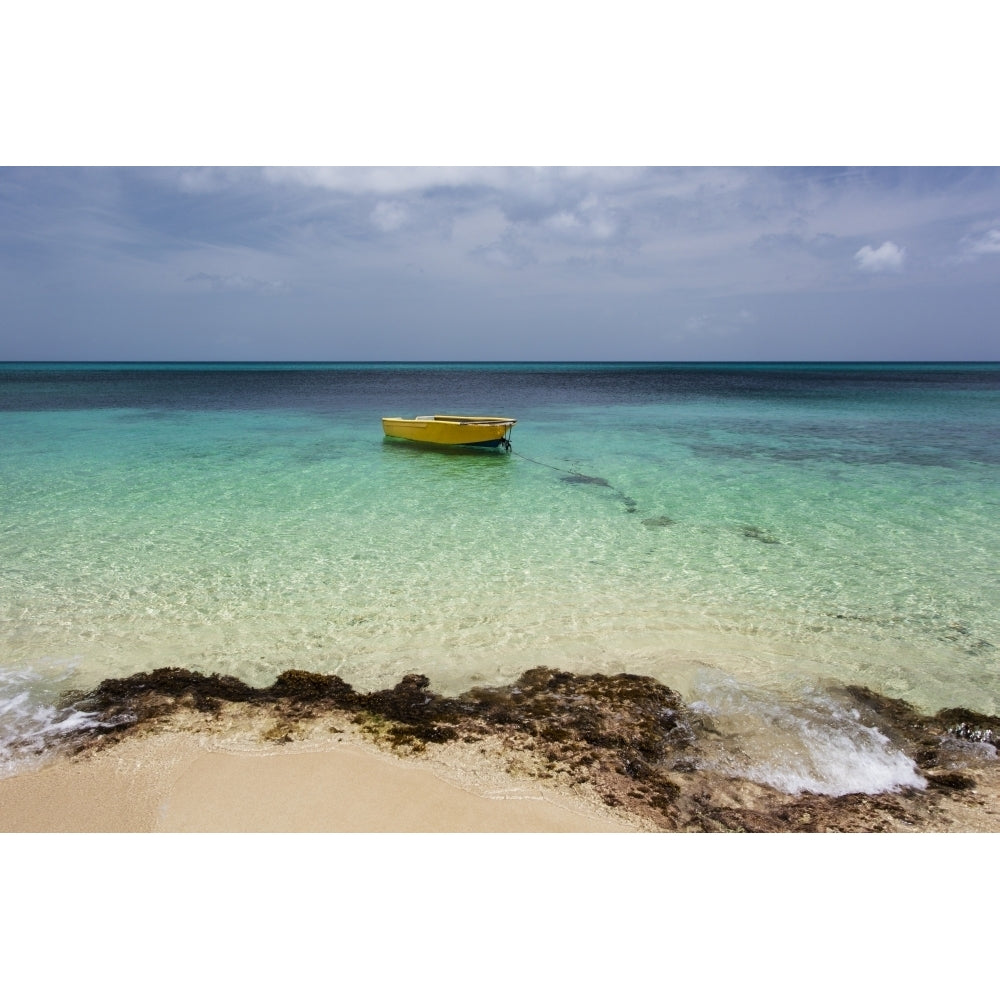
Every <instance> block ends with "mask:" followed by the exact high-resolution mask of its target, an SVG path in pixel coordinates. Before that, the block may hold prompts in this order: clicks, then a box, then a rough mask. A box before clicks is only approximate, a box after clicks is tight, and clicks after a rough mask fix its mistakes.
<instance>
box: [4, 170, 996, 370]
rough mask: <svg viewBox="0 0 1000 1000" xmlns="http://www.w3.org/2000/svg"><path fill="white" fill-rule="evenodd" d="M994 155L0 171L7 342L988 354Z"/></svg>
mask: <svg viewBox="0 0 1000 1000" xmlns="http://www.w3.org/2000/svg"><path fill="white" fill-rule="evenodd" d="M998 317H1000V170H998V169H994V168H955V167H950V168H884V167H883V168H848V167H830V168H818V167H813V168H807V169H805V168H795V169H791V168H782V169H776V168H737V167H725V168H652V167H641V168H640V167H618V168H584V167H573V168H560V167H552V168H528V167H525V168H518V167H503V168H490V167H481V168H470V167H450V168H449V167H412V168H408V167H387V168H378V167H371V168H365V167H350V168H336V167H317V168H293V167H280V168H249V167H244V168H232V169H225V168H211V167H191V168H181V167H174V168H114V167H91V168H71V167H58V168H38V167H27V166H25V167H13V168H4V169H2V170H0V345H2V356H3V357H4V358H5V359H7V360H19V359H138V360H143V359H165V360H173V359H196V360H201V359H206V360H220V359H262V360H283V359H288V360H299V359H302V360H310V359H315V360H392V359H399V360H447V359H470V360H480V359H482V360H488V359H498V360H507V359H526V360H545V359H570V360H574V359H583V360H588V359H593V360H615V359H635V360H661V359H662V360H674V359H676V360H699V359H706V360H713V359H738V360H739V359H746V360H755V359H765V360H766V359H883V358H888V359H917V360H919V359H1000V319H998Z"/></svg>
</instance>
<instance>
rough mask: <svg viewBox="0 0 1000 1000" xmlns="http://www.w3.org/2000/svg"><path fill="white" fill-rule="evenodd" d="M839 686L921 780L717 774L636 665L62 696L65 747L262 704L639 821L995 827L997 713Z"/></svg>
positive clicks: (659, 689) (129, 685)
mask: <svg viewBox="0 0 1000 1000" xmlns="http://www.w3.org/2000/svg"><path fill="white" fill-rule="evenodd" d="M840 694H841V696H842V697H843V698H845V699H847V700H849V702H850V703H851V704H852V706H853V707H854V709H855V710H856V712H857V713H858V715H859V717H860V718H862V719H863V720H864V722H865V724H866V725H870V726H872V727H875V728H877V729H878V731H879V732H881V733H882V734H884V735H885V736H886V737H887V738H888V739H889V740H890V742H891V743H892V744H893V745H894V746H895V747H897V748H899V749H900V750H901V751H902V752H903V753H905V754H906V755H907V756H908V757H910V758H911V759H912V760H913V761H914V762H915V763H916V765H917V768H918V769H919V773H920V775H921V776H922V777H923V778H924V779H925V781H926V787H925V788H923V789H912V788H911V789H903V790H899V791H895V792H884V793H880V794H875V795H867V794H851V795H840V796H830V795H819V794H814V793H800V794H794V795H793V794H789V793H786V792H782V791H779V790H777V789H774V788H772V787H769V786H767V785H764V784H759V783H757V782H754V781H750V780H747V779H745V778H739V777H733V776H731V775H727V774H722V773H719V772H718V771H717V770H713V769H712V767H711V764H710V762H709V761H708V760H707V758H706V755H705V753H704V747H705V745H706V741H709V740H710V739H711V735H712V734H711V733H710V732H707V731H706V730H705V725H704V722H703V720H702V719H701V718H700V717H699V716H698V715H697V713H694V712H692V711H691V710H690V709H689V708H688V707H687V706H686V705H685V704H684V703H683V701H682V699H681V698H680V697H679V696H678V695H677V694H676V693H675V692H674V691H672V690H671V689H670V688H668V687H666V686H664V685H662V684H660V683H659V682H658V681H656V680H654V679H652V678H649V677H640V676H636V675H632V674H617V675H612V676H609V675H603V674H573V673H568V672H565V671H557V670H552V669H549V668H546V667H537V668H534V669H532V670H528V671H526V672H525V673H524V674H522V675H521V677H519V678H518V679H517V680H516V681H514V682H513V683H511V684H508V685H505V686H501V687H478V688H473V689H471V690H469V691H467V692H465V693H464V694H461V695H458V696H455V697H447V696H443V695H439V694H436V693H435V692H434V691H433V690H431V688H430V684H429V682H428V680H427V678H426V677H424V676H422V675H417V674H411V675H407V676H406V677H404V678H403V680H402V681H400V682H399V683H398V684H397V685H396V686H395V687H393V688H390V689H387V690H384V691H376V692H371V693H361V692H358V691H355V690H354V689H353V688H352V687H351V686H350V685H349V684H347V683H345V682H344V681H343V680H341V679H340V678H339V677H336V676H332V675H324V674H315V673H309V672H305V671H288V672H286V673H283V674H282V675H281V676H279V677H278V678H277V680H276V681H275V682H274V683H273V684H272V685H270V686H269V687H266V688H253V687H250V686H249V685H247V684H244V683H243V682H242V681H239V680H238V679H236V678H234V677H230V676H221V675H218V674H213V675H210V676H206V675H203V674H199V673H196V672H193V671H189V670H184V669H180V668H167V669H161V670H156V671H153V672H151V673H139V674H134V675H132V676H130V677H127V678H123V679H109V680H105V681H104V682H102V683H101V684H100V685H98V686H97V687H96V688H95V689H94V690H92V691H90V692H86V693H83V692H77V693H74V694H71V695H69V696H67V698H66V701H65V705H66V707H67V708H69V707H72V708H73V709H75V710H78V711H81V712H87V713H90V714H91V716H92V718H93V719H95V720H96V723H97V725H96V726H95V727H94V728H92V729H89V730H86V731H80V732H76V733H73V734H70V735H67V736H65V737H63V738H62V739H61V741H60V749H61V750H62V751H64V752H67V753H70V754H73V755H79V754H92V753H99V752H100V751H101V750H102V749H103V748H106V747H108V746H112V745H116V744H118V743H120V742H121V741H123V740H126V739H131V738H135V737H137V736H141V735H142V734H143V733H148V732H155V731H158V730H160V729H162V728H163V727H164V726H165V725H170V724H172V723H171V720H174V723H173V724H182V725H183V726H184V727H185V728H186V727H188V726H194V727H196V728H202V729H205V730H208V731H210V730H211V728H212V726H213V724H216V723H217V722H218V721H219V720H222V719H223V718H229V719H230V720H231V719H232V717H233V713H239V712H241V711H243V712H251V713H253V714H254V715H255V717H257V719H258V725H257V727H256V731H257V732H258V734H259V735H258V738H259V739H260V740H261V741H262V742H263V743H265V744H267V745H269V746H271V747H278V746H281V745H285V744H296V743H300V742H302V741H307V740H308V739H310V738H311V737H312V736H314V735H315V733H316V732H317V731H320V730H322V731H323V732H326V733H331V732H333V733H336V732H341V731H346V730H351V731H353V732H355V733H357V734H359V735H360V736H361V737H362V738H363V739H365V740H367V741H370V742H372V743H374V744H375V745H376V746H378V747H379V748H381V749H383V750H386V751H389V752H391V753H393V754H395V755H398V756H401V757H411V758H414V759H419V758H425V757H430V756H433V754H434V753H435V752H445V751H446V749H447V748H448V747H449V746H451V747H455V746H459V745H461V746H464V747H466V748H475V747H479V748H480V749H481V750H482V752H484V753H487V752H488V753H489V754H490V755H491V757H493V758H495V759H496V760H498V761H500V762H501V763H502V766H504V767H505V768H506V769H507V770H508V771H509V772H511V773H518V774H522V775H525V776H529V777H531V778H532V779H537V780H539V781H542V782H548V783H552V784H553V786H557V787H560V788H564V789H571V790H573V791H574V792H575V793H576V794H578V795H579V796H581V798H583V799H589V800H590V801H599V802H600V803H603V805H604V806H606V807H608V808H610V809H611V810H612V811H613V812H615V813H618V814H623V815H627V816H628V817H630V818H631V819H633V820H634V821H635V822H636V824H637V828H640V829H648V830H662V831H691V832H792V831H795V832H862V831H868V832H900V831H917V830H935V831H965V830H970V831H972V830H975V831H994V830H996V831H1000V764H998V761H997V754H996V751H997V749H998V747H1000V718H998V717H994V716H985V715H981V714H979V713H976V712H971V711H968V710H965V709H959V708H955V709H947V710H944V711H941V712H938V713H937V714H935V715H932V716H929V715H922V714H920V713H919V712H917V711H916V710H915V709H914V708H912V707H911V706H910V705H908V704H906V703H905V702H903V701H899V700H896V699H891V698H887V697H884V696H882V695H879V694H877V693H875V692H873V691H870V690H868V689H866V688H861V687H847V688H844V689H842V691H841V692H840ZM192 713H193V714H192ZM261 713H263V715H264V724H260V717H261ZM182 717H183V719H184V720H185V721H183V722H181V719H182ZM192 719H194V720H195V721H194V722H192V721H191V720H192Z"/></svg>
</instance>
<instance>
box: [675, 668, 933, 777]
mask: <svg viewBox="0 0 1000 1000" xmlns="http://www.w3.org/2000/svg"><path fill="white" fill-rule="evenodd" d="M695 695H696V700H694V701H693V702H692V703H691V706H690V707H691V709H692V710H693V711H695V712H696V713H699V714H700V715H701V716H702V718H703V720H704V721H705V723H706V724H707V727H708V728H709V730H710V731H711V732H712V733H713V734H714V736H715V737H716V739H714V740H710V741H705V744H704V748H705V758H704V765H703V766H706V767H709V768H712V769H714V770H718V771H720V772H722V773H725V774H729V775H731V776H733V777H741V778H748V779H750V780H751V781H757V782H759V783H761V784H765V785H769V786H770V787H772V788H776V789H778V790H779V791H783V792H788V793H789V794H793V795H797V794H799V793H802V792H815V793H817V794H820V795H833V796H835V795H849V794H852V793H864V794H868V795H875V794H878V793H880V792H891V791H897V790H899V789H902V788H920V789H922V788H926V787H927V781H926V779H924V777H923V776H922V775H921V774H920V772H919V770H918V768H917V765H916V764H915V763H914V761H913V760H912V759H911V758H910V757H908V756H907V755H906V754H905V753H904V752H903V751H902V750H900V749H899V748H898V747H895V746H893V745H892V743H891V741H890V740H889V738H888V737H887V736H886V735H885V734H884V733H882V732H880V731H879V730H878V729H876V728H875V727H873V726H869V725H865V724H864V723H863V722H862V721H861V719H860V715H859V713H858V712H857V710H856V709H854V708H853V707H852V706H850V705H848V704H845V703H844V702H842V701H840V700H838V698H837V697H836V696H834V695H833V694H831V693H830V692H827V691H823V690H820V689H817V688H809V689H807V690H800V691H797V692H795V693H794V696H793V697H788V696H786V695H783V694H779V693H777V692H774V691H769V690H765V689H761V688H756V687H752V686H748V685H745V684H741V683H738V682H737V681H736V680H734V679H732V678H731V677H728V676H726V675H723V674H721V673H719V672H715V671H706V672H704V673H703V674H700V675H699V677H698V679H697V681H696V692H695Z"/></svg>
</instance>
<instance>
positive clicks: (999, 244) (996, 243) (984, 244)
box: [962, 229, 1000, 257]
mask: <svg viewBox="0 0 1000 1000" xmlns="http://www.w3.org/2000/svg"><path fill="white" fill-rule="evenodd" d="M962 245H963V248H964V250H965V253H966V255H968V256H973V257H978V256H979V255H980V254H984V253H1000V229H991V230H990V231H989V232H988V233H984V234H983V235H982V236H980V237H979V238H978V239H973V238H971V237H969V238H968V239H965V240H963V241H962Z"/></svg>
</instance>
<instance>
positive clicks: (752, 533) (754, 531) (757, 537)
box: [740, 524, 781, 545]
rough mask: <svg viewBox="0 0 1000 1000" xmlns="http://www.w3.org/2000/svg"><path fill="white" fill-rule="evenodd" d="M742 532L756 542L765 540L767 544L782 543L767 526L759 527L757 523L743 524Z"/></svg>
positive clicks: (741, 526)
mask: <svg viewBox="0 0 1000 1000" xmlns="http://www.w3.org/2000/svg"><path fill="white" fill-rule="evenodd" d="M740 534H741V535H742V536H743V537H744V538H752V539H753V540H754V541H755V542H763V543H764V544H765V545H780V544H781V543H780V542H779V541H778V539H777V538H776V537H775V536H774V535H772V534H771V532H770V531H767V530H766V529H765V528H759V527H757V525H756V524H741V525H740Z"/></svg>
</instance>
